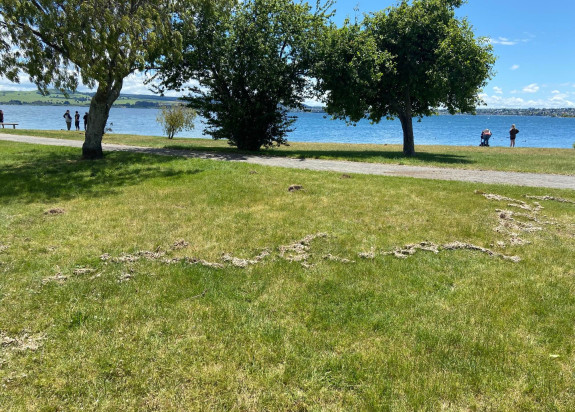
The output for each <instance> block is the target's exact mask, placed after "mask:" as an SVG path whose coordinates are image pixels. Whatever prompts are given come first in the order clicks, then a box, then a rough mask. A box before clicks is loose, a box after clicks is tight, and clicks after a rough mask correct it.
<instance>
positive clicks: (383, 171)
mask: <svg viewBox="0 0 575 412" xmlns="http://www.w3.org/2000/svg"><path fill="white" fill-rule="evenodd" d="M0 140H8V141H13V142H22V143H33V144H42V145H50V146H69V147H82V143H83V142H81V141H76V140H61V139H51V138H44V137H32V136H15V135H8V134H2V133H0ZM102 147H103V149H104V150H105V151H129V152H137V153H149V154H156V155H164V156H181V157H187V158H198V159H212V160H221V161H228V162H245V163H252V164H259V165H265V166H277V167H286V168H292V169H308V170H320V171H330V172H338V173H358V174H368V175H383V176H406V177H413V178H420V179H436V180H457V181H462V182H475V183H493V184H508V185H514V186H530V187H547V188H553V189H571V190H575V175H573V176H564V175H554V174H539V173H516V172H498V171H490V170H466V169H450V168H443V167H424V166H405V165H393V164H382V163H360V162H349V161H339V160H318V159H290V158H285V157H268V156H257V155H241V154H224V153H208V152H190V151H188V150H172V149H159V148H149V147H138V146H123V145H116V144H107V143H106V144H103V145H102Z"/></svg>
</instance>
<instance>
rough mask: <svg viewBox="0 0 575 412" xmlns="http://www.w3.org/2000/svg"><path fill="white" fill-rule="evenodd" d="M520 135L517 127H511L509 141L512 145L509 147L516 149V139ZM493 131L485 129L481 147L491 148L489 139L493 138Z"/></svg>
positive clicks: (482, 133) (482, 134)
mask: <svg viewBox="0 0 575 412" xmlns="http://www.w3.org/2000/svg"><path fill="white" fill-rule="evenodd" d="M517 133H519V129H517V128H516V127H515V125H514V124H512V125H511V129H509V140H510V144H509V147H515V137H516V136H517ZM492 134H493V133H491V130H489V129H485V130H483V131H482V132H481V143H479V146H489V138H490V137H491V136H492Z"/></svg>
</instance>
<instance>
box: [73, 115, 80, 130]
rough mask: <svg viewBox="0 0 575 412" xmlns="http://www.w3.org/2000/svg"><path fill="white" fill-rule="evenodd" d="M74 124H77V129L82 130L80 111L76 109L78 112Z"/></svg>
mask: <svg viewBox="0 0 575 412" xmlns="http://www.w3.org/2000/svg"><path fill="white" fill-rule="evenodd" d="M74 126H76V131H77V132H78V131H80V113H78V110H76V114H74Z"/></svg>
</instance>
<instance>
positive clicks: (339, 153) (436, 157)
mask: <svg viewBox="0 0 575 412" xmlns="http://www.w3.org/2000/svg"><path fill="white" fill-rule="evenodd" d="M262 153H265V154H266V155H268V156H283V157H295V158H297V159H302V160H303V159H334V160H351V161H357V162H371V163H396V164H403V163H405V164H407V163H409V164H419V165H423V166H425V164H426V163H428V164H430V165H431V164H433V165H435V166H437V165H440V164H446V165H447V164H472V163H475V161H473V160H471V159H469V158H468V157H467V156H465V155H454V154H441V153H426V152H418V153H416V154H415V156H414V157H407V156H405V155H404V154H403V152H401V151H383V150H381V151H379V150H366V151H354V150H290V149H287V150H286V149H282V151H281V152H280V151H275V152H274V151H273V150H267V151H265V152H262Z"/></svg>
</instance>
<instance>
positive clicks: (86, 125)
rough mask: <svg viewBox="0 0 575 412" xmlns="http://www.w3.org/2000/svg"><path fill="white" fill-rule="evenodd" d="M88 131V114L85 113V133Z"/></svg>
mask: <svg viewBox="0 0 575 412" xmlns="http://www.w3.org/2000/svg"><path fill="white" fill-rule="evenodd" d="M86 130H88V113H84V131H86Z"/></svg>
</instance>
